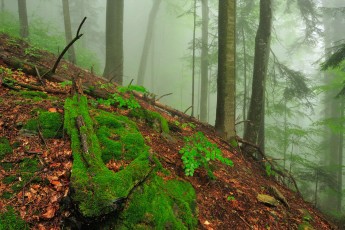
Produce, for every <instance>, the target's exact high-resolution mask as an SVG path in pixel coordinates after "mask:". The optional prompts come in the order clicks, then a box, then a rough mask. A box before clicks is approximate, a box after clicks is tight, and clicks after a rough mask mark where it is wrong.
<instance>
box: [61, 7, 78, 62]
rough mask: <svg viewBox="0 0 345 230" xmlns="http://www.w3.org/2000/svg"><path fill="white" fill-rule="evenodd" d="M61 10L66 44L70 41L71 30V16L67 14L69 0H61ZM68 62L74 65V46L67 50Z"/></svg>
mask: <svg viewBox="0 0 345 230" xmlns="http://www.w3.org/2000/svg"><path fill="white" fill-rule="evenodd" d="M62 8H63V18H64V24H65V37H66V43H67V44H68V43H69V42H70V41H72V28H71V16H70V13H69V0H62ZM68 60H69V61H70V62H72V63H74V64H76V56H75V51H74V46H71V47H70V48H69V49H68Z"/></svg>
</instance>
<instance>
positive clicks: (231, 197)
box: [226, 196, 236, 201]
mask: <svg viewBox="0 0 345 230" xmlns="http://www.w3.org/2000/svg"><path fill="white" fill-rule="evenodd" d="M226 199H227V200H228V201H235V200H236V198H235V197H234V196H228V197H227V198H226Z"/></svg>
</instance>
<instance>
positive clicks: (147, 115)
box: [129, 108, 169, 133]
mask: <svg viewBox="0 0 345 230" xmlns="http://www.w3.org/2000/svg"><path fill="white" fill-rule="evenodd" d="M129 115H130V116H132V117H135V118H139V119H144V120H145V122H147V123H148V124H149V125H150V126H151V127H153V128H155V129H159V130H157V131H161V132H164V133H169V125H168V122H167V120H166V119H165V118H164V117H163V116H162V115H160V114H159V113H157V112H153V111H150V110H146V109H143V108H137V109H133V110H131V111H130V114H129ZM157 124H158V126H159V127H156V126H157Z"/></svg>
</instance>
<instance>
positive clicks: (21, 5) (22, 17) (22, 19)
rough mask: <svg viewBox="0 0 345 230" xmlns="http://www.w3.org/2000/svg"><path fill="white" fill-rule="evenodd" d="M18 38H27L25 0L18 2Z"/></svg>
mask: <svg viewBox="0 0 345 230" xmlns="http://www.w3.org/2000/svg"><path fill="white" fill-rule="evenodd" d="M18 13H19V26H20V36H21V37H22V38H27V37H28V36H29V23H28V14H27V10H26V0H18Z"/></svg>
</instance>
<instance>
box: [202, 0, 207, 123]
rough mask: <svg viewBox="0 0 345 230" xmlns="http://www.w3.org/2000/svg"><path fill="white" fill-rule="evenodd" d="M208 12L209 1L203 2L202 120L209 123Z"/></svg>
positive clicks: (203, 0) (204, 0)
mask: <svg viewBox="0 0 345 230" xmlns="http://www.w3.org/2000/svg"><path fill="white" fill-rule="evenodd" d="M208 11H209V9H208V0H202V39H201V40H202V41H201V42H202V48H201V98H200V120H201V121H204V122H207V121H208V119H207V115H208V22H209V18H208V17H209V16H208Z"/></svg>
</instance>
